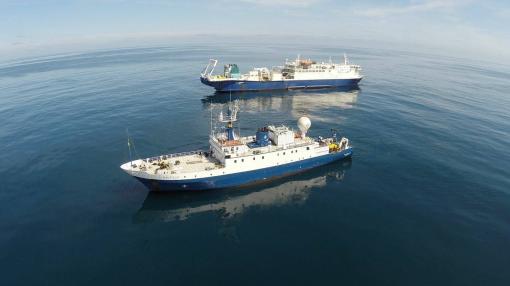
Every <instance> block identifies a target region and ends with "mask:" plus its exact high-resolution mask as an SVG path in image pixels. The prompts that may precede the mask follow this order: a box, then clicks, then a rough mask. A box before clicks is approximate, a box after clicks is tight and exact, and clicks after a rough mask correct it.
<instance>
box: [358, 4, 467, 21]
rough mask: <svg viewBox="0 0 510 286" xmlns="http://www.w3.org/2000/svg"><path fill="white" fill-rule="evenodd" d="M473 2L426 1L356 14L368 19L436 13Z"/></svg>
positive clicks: (376, 8)
mask: <svg viewBox="0 0 510 286" xmlns="http://www.w3.org/2000/svg"><path fill="white" fill-rule="evenodd" d="M468 2H471V1H469V0H426V1H422V2H412V3H409V4H407V5H400V6H391V7H374V8H368V9H364V10H363V11H357V12H356V14H358V15H362V16H367V17H387V16H393V15H401V14H412V13H420V12H428V11H436V10H442V9H448V8H453V7H458V6H462V5H465V4H467V3H468Z"/></svg>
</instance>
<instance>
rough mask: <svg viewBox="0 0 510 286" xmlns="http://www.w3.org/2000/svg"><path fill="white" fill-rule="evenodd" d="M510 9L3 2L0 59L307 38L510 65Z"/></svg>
mask: <svg viewBox="0 0 510 286" xmlns="http://www.w3.org/2000/svg"><path fill="white" fill-rule="evenodd" d="M509 27H510V1H503V0H500V1H498V0H493V1H491V0H489V1H474V0H394V1H374V0H352V1H334V0H213V1H206V0H182V1H171V0H0V58H6V57H16V56H21V55H23V56H27V55H30V54H31V53H33V54H36V53H38V54H44V53H47V54H52V53H56V52H72V51H73V50H79V49H81V48H84V47H87V48H95V47H97V48H104V47H128V46H130V45H133V46H136V45H139V44H140V43H144V44H146V45H150V44H151V43H158V44H161V43H171V41H172V39H175V38H183V37H184V38H185V37H195V38H197V37H200V35H204V34H207V35H214V36H218V37H221V36H228V37H230V39H232V38H235V37H237V36H243V37H253V38H256V37H258V36H260V35H269V36H276V37H281V38H283V39H284V38H285V37H302V38H303V39H305V40H306V38H307V37H308V38H310V39H311V40H312V39H313V40H314V41H317V37H319V38H321V37H322V38H324V39H333V40H338V41H339V42H343V43H346V42H349V43H352V46H356V45H362V44H363V45H368V46H371V45H373V46H374V47H377V46H387V47H399V48H403V49H406V48H407V49H410V50H413V49H418V50H420V49H421V50H426V49H431V50H435V51H438V52H441V53H443V54H451V55H455V56H464V57H479V58H487V59H491V60H498V61H507V62H509V63H510V31H509Z"/></svg>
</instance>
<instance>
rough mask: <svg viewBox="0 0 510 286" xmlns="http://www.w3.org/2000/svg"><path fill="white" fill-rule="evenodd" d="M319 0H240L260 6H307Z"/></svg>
mask: <svg viewBox="0 0 510 286" xmlns="http://www.w3.org/2000/svg"><path fill="white" fill-rule="evenodd" d="M320 1H321V0H241V2H245V3H251V4H256V5H261V6H287V7H308V6H311V5H313V4H316V3H318V2H320Z"/></svg>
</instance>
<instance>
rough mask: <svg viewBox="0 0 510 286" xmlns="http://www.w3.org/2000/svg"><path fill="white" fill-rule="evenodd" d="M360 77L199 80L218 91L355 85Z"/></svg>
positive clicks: (202, 78)
mask: <svg viewBox="0 0 510 286" xmlns="http://www.w3.org/2000/svg"><path fill="white" fill-rule="evenodd" d="M361 79H362V78H352V79H317V80H280V81H246V80H221V81H211V80H209V79H208V78H205V77H201V78H200V81H201V82H202V83H203V84H205V85H208V86H212V87H214V88H215V89H216V90H217V91H220V92H230V91H262V90H285V89H305V88H331V87H350V86H356V85H357V84H358V82H359V81H360V80H361Z"/></svg>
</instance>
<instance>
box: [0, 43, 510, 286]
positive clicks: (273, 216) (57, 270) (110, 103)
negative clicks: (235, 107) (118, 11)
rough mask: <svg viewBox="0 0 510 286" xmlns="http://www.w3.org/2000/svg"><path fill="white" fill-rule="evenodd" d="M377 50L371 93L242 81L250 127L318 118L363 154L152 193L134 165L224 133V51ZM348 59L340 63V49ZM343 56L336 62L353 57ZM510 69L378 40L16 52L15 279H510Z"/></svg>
mask: <svg viewBox="0 0 510 286" xmlns="http://www.w3.org/2000/svg"><path fill="white" fill-rule="evenodd" d="M343 52H347V53H348V54H349V55H350V58H351V62H354V63H357V64H360V65H362V67H363V68H364V74H365V75H366V78H365V79H364V80H363V81H362V82H361V84H360V88H359V89H354V90H311V91H310V90H308V91H293V92H273V93H263V92H261V93H246V94H235V95H233V97H234V98H239V99H240V104H241V110H242V113H241V132H242V133H243V134H245V135H247V134H252V132H253V131H254V130H255V129H256V128H257V127H260V126H264V125H266V124H269V123H284V124H289V125H292V126H293V125H294V124H295V121H296V119H297V118H299V117H300V116H302V115H307V116H309V117H310V118H311V120H312V128H311V130H310V133H311V135H312V136H317V135H328V134H329V129H330V128H337V129H339V130H340V133H341V134H342V135H345V136H347V137H349V138H350V139H351V142H352V144H353V145H354V148H355V153H354V156H353V158H352V161H346V162H338V163H335V164H332V165H328V166H324V167H321V168H318V169H315V170H312V171H310V172H307V173H303V174H300V175H295V176H292V177H289V178H284V179H279V180H276V181H272V182H269V183H266V184H260V185H255V186H250V187H243V188H236V189H230V190H220V191H212V192H205V193H198V194H176V195H168V194H166V195H165V194H163V195H162V194H149V193H148V192H147V190H146V189H145V188H144V187H143V186H142V185H141V184H140V183H138V182H137V181H136V180H134V179H133V178H131V177H129V176H128V175H126V174H124V173H123V172H122V171H121V170H120V169H119V165H120V164H121V163H123V162H125V161H127V160H128V150H127V146H126V128H128V129H129V132H130V134H131V137H132V138H133V139H134V142H135V144H136V148H137V153H138V154H139V155H140V156H142V157H148V156H152V155H158V154H162V153H169V152H179V151H186V150H190V149H191V150H192V149H200V148H204V147H207V134H208V132H209V116H210V115H209V107H210V105H211V104H213V105H214V106H216V107H218V106H220V105H221V104H224V103H225V102H226V97H225V96H224V95H223V96H221V95H215V94H214V92H213V89H212V88H210V87H207V86H204V85H201V84H200V82H199V78H198V75H199V72H200V71H201V69H202V68H203V66H204V65H205V64H206V63H207V61H208V59H209V58H210V57H215V58H219V59H221V60H222V62H224V63H225V62H227V63H228V62H232V63H238V64H239V66H240V68H241V70H242V71H247V70H248V69H250V68H252V67H258V66H271V65H275V64H279V63H281V62H282V61H283V60H284V59H285V58H287V57H288V58H290V57H293V56H294V55H295V54H297V53H301V54H302V55H306V56H310V57H312V58H315V59H325V60H327V59H328V57H329V56H330V55H333V56H335V55H339V54H341V53H343ZM334 59H335V58H334ZM337 60H338V58H337ZM509 79H510V67H509V66H508V65H506V66H505V65H503V64H498V63H490V62H483V61H476V60H474V59H458V58H449V57H444V56H437V55H429V54H423V53H412V52H402V51H391V50H379V49H376V48H349V47H344V46H319V45H304V44H303V45H300V46H290V45H285V44H273V45H269V46H264V47H263V48H259V47H257V48H254V45H252V44H231V45H215V44H199V43H194V44H185V43H183V44H176V45H174V46H168V47H154V48H143V49H141V48H140V49H123V50H113V51H101V52H94V53H86V54H70V55H61V56H54V57H46V58H45V57H40V58H33V59H24V60H18V61H11V62H8V63H7V62H6V63H0V122H1V127H0V147H1V151H0V177H1V182H2V184H1V188H0V274H1V275H0V281H1V284H2V285H112V284H119V285H204V284H207V285H265V284H289V285H296V284H297V285H317V284H319V285H325V284H326V285H341V284H344V285H510V271H509V265H510V168H509V167H510V163H509V162H510V155H509V154H510V153H509V147H510V97H509V96H508V90H509V88H510V84H509V82H510V81H509Z"/></svg>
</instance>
